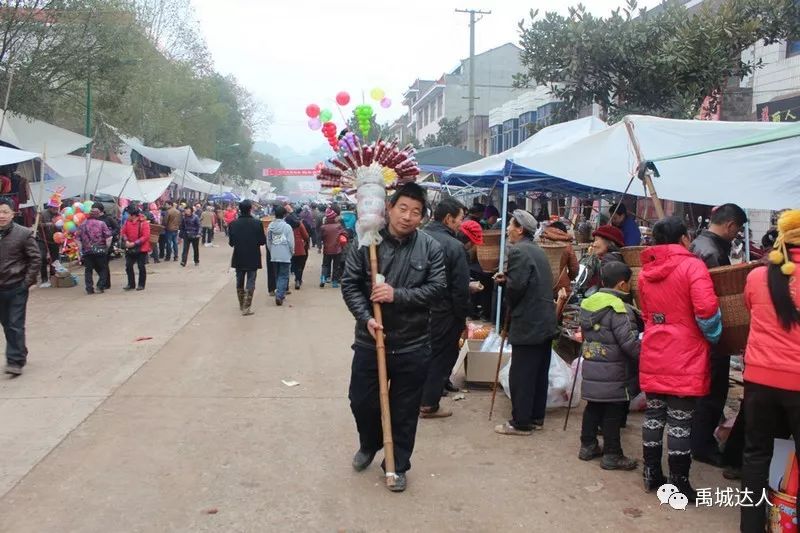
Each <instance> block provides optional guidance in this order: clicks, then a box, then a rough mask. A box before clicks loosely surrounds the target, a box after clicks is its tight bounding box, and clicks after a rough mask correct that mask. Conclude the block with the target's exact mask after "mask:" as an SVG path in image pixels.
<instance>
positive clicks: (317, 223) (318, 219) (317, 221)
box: [314, 204, 325, 254]
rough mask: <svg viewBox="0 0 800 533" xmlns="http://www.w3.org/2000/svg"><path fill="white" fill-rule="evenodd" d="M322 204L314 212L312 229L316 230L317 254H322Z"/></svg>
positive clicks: (323, 217) (323, 220)
mask: <svg viewBox="0 0 800 533" xmlns="http://www.w3.org/2000/svg"><path fill="white" fill-rule="evenodd" d="M322 208H323V206H322V204H320V205H318V206H317V208H316V209H315V210H314V228H315V229H316V230H317V245H316V247H317V253H319V254H321V253H322V244H323V243H322V225H323V224H324V223H325V216H324V215H323V209H322Z"/></svg>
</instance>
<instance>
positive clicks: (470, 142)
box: [456, 9, 492, 151]
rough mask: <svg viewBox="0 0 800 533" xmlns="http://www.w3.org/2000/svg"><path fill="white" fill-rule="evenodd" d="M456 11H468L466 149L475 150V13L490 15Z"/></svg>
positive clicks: (477, 11) (484, 13)
mask: <svg viewBox="0 0 800 533" xmlns="http://www.w3.org/2000/svg"><path fill="white" fill-rule="evenodd" d="M456 13H469V97H468V99H469V107H468V111H467V150H470V151H477V150H475V23H476V22H478V21H479V20H481V19H482V18H483V16H481V17H480V18H478V19H476V18H475V15H491V14H492V12H491V11H481V10H480V9H456Z"/></svg>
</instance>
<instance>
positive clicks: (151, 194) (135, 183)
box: [97, 178, 172, 202]
mask: <svg viewBox="0 0 800 533" xmlns="http://www.w3.org/2000/svg"><path fill="white" fill-rule="evenodd" d="M171 183H172V178H156V179H149V180H137V179H131V180H129V181H128V182H127V183H124V188H123V184H115V185H111V186H109V187H105V188H103V189H100V190H98V191H97V192H98V193H100V194H109V195H111V196H114V197H120V198H127V199H128V200H133V201H137V202H155V201H156V200H158V199H159V198H160V197H161V195H162V194H164V191H166V190H167V187H169V186H170V184H171Z"/></svg>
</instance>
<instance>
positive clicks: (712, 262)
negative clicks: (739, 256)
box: [689, 229, 731, 268]
mask: <svg viewBox="0 0 800 533" xmlns="http://www.w3.org/2000/svg"><path fill="white" fill-rule="evenodd" d="M689 251H690V252H692V253H693V254H694V255H696V256H697V257H699V258H700V259H702V260H703V262H704V263H705V264H706V266H707V267H708V268H716V267H721V266H729V265H730V264H731V259H730V255H731V243H729V242H728V241H726V240H725V239H723V238H722V237H720V236H719V235H717V234H716V233H713V232H711V231H709V230H707V229H704V230H703V231H701V232H700V235H698V236H697V238H696V239H695V240H694V241H693V242H692V244H691V246H689Z"/></svg>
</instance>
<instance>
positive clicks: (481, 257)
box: [477, 229, 503, 272]
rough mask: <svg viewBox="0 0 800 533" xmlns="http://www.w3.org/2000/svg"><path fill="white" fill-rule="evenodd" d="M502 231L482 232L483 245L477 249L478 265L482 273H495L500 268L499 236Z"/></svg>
mask: <svg viewBox="0 0 800 533" xmlns="http://www.w3.org/2000/svg"><path fill="white" fill-rule="evenodd" d="M502 233H503V230H499V229H493V230H486V231H484V232H483V244H480V245H478V246H477V248H478V263H479V264H480V265H481V268H482V269H483V271H484V272H497V271H498V269H499V267H500V236H501V235H502Z"/></svg>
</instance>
